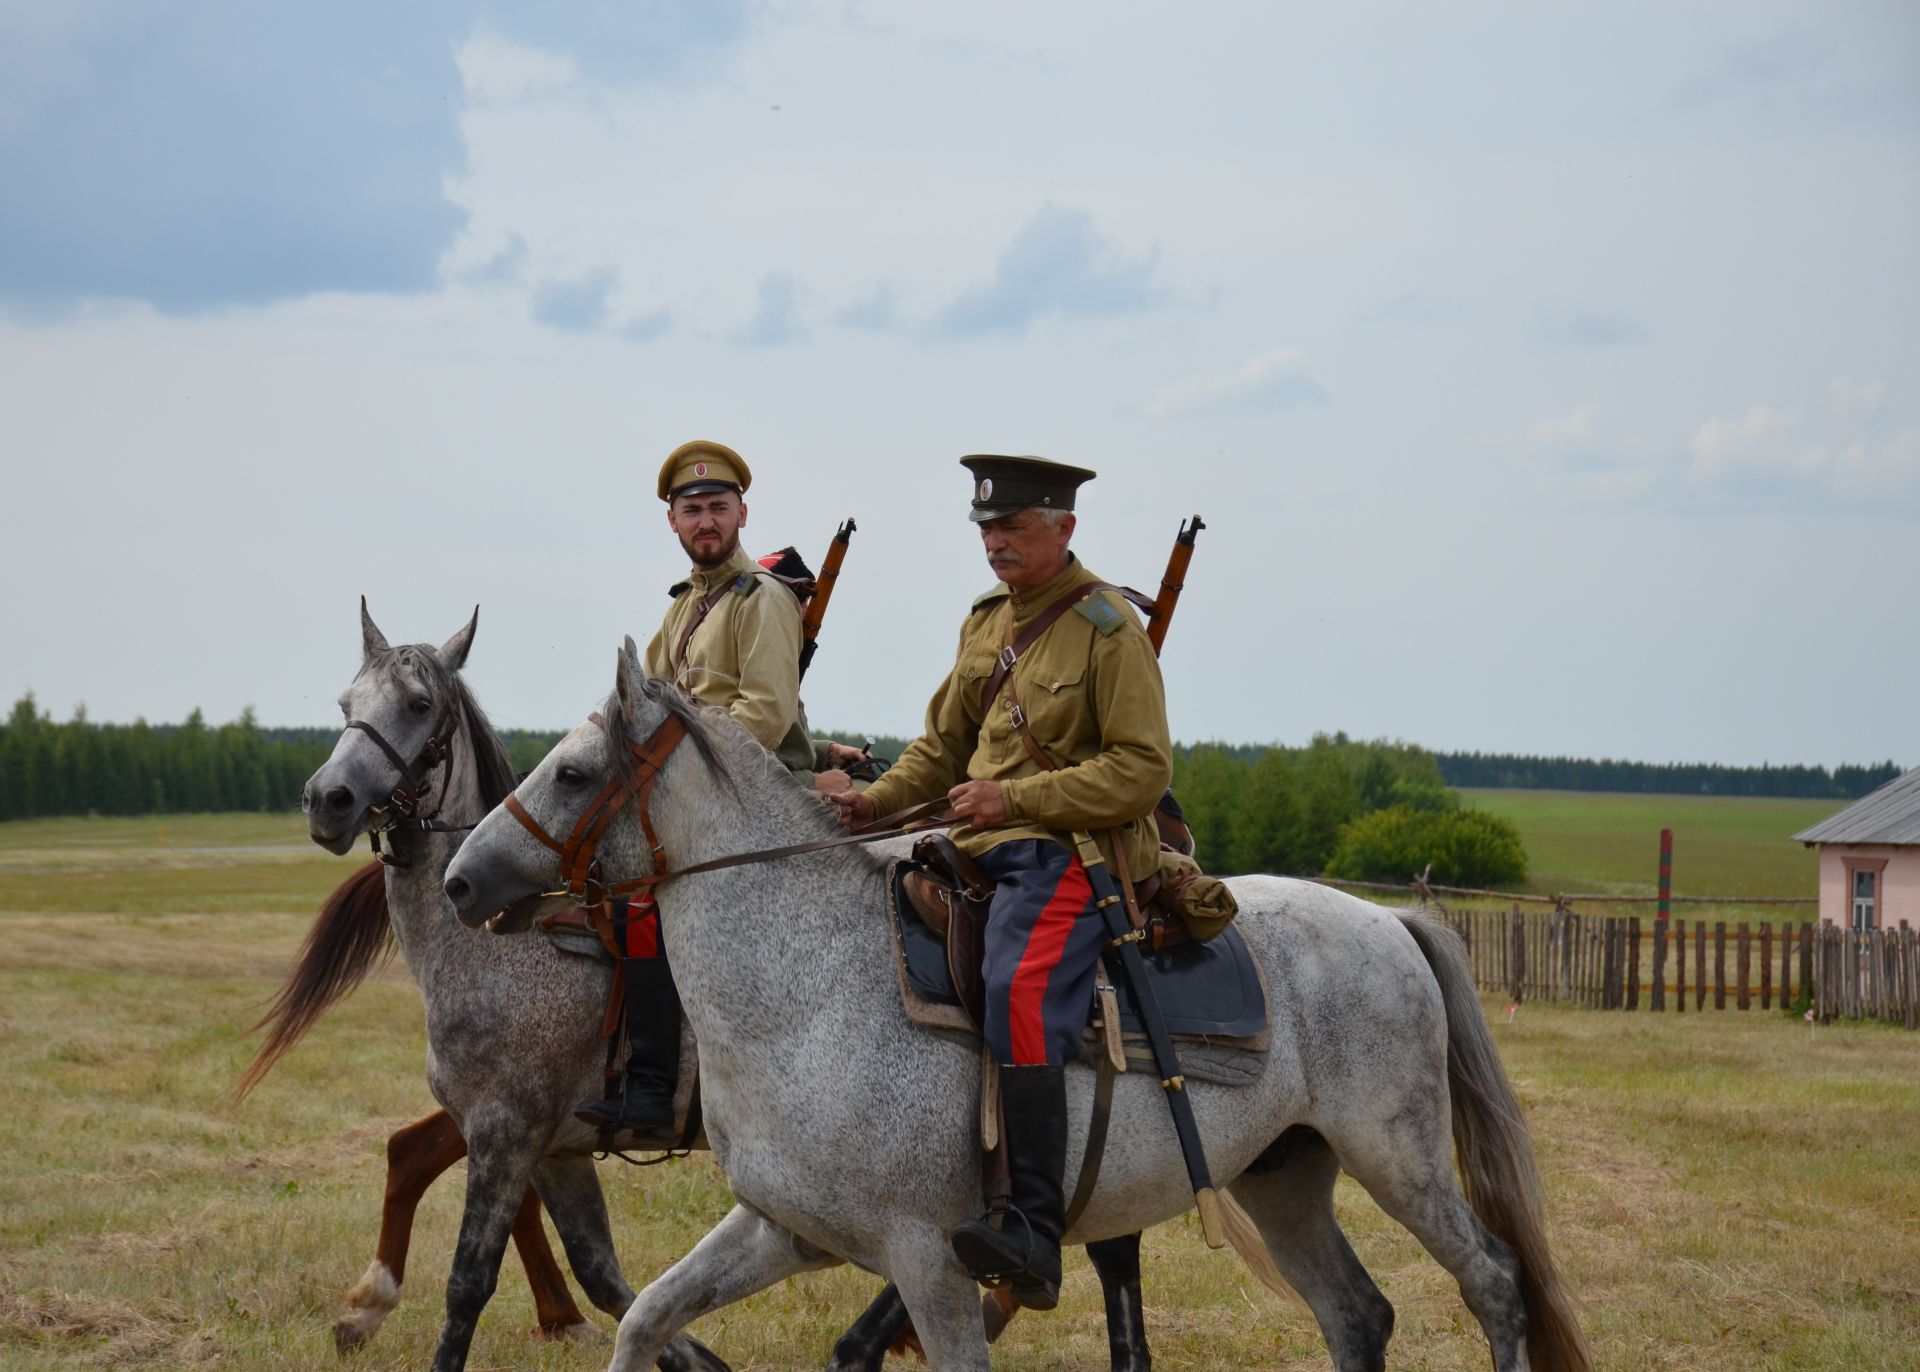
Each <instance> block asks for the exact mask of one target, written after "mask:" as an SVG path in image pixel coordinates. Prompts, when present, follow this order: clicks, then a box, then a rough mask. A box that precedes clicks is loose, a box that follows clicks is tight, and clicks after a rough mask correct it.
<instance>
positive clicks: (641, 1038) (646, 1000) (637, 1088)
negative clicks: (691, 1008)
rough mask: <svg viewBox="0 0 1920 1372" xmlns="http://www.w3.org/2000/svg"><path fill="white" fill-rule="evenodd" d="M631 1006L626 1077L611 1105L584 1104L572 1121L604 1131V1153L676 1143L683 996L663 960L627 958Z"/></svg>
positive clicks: (624, 967)
mask: <svg viewBox="0 0 1920 1372" xmlns="http://www.w3.org/2000/svg"><path fill="white" fill-rule="evenodd" d="M620 975H621V977H622V979H623V980H624V982H625V989H626V1001H627V1073H626V1080H625V1081H624V1082H623V1083H622V1084H621V1091H620V1095H619V1097H618V1098H617V1099H612V1100H583V1101H581V1102H580V1105H579V1107H578V1108H577V1109H575V1110H574V1112H573V1117H574V1118H575V1119H577V1120H580V1121H582V1122H583V1123H586V1124H591V1125H593V1126H594V1127H595V1128H596V1129H598V1130H599V1131H600V1146H601V1147H603V1148H637V1147H642V1146H646V1145H653V1146H655V1147H661V1148H664V1147H667V1146H668V1145H670V1144H672V1143H673V1142H675V1135H674V1128H673V1092H674V1088H675V1087H676V1086H677V1085H678V1084H679V1081H680V993H679V992H678V991H676V990H675V989H674V985H673V969H672V968H671V967H669V966H668V965H667V960H666V959H665V958H664V957H657V958H622V959H621V960H620Z"/></svg>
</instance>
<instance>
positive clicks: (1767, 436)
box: [1687, 405, 1794, 476]
mask: <svg viewBox="0 0 1920 1372" xmlns="http://www.w3.org/2000/svg"><path fill="white" fill-rule="evenodd" d="M1793 427H1794V423H1793V416H1792V415H1788V414H1783V413H1781V412H1780V411H1779V410H1776V409H1774V408H1772V407H1771V406H1768V405H1755V406H1754V407H1753V408H1752V409H1750V410H1748V411H1747V412H1746V414H1744V415H1742V416H1741V417H1739V418H1738V419H1709V420H1708V421H1707V422H1706V423H1704V424H1702V425H1701V426H1700V427H1699V428H1698V429H1697V430H1695V431H1694V435H1693V438H1692V440H1691V441H1690V442H1689V443H1688V444H1687V451H1688V452H1690V453H1692V454H1693V456H1694V461H1695V463H1696V470H1697V471H1699V472H1700V473H1701V474H1703V475H1709V476H1711V475H1714V474H1717V473H1733V472H1737V471H1739V470H1741V469H1743V468H1744V469H1747V470H1764V469H1769V468H1779V467H1783V466H1791V465H1792V461H1793V459H1792V445H1791V443H1790V441H1789V440H1790V437H1791V435H1792V433H1793Z"/></svg>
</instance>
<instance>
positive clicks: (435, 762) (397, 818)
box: [347, 704, 474, 868]
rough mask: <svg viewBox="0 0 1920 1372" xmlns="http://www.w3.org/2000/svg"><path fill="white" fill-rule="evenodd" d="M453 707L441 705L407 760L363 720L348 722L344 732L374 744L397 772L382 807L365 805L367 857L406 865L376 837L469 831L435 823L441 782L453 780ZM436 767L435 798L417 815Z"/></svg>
mask: <svg viewBox="0 0 1920 1372" xmlns="http://www.w3.org/2000/svg"><path fill="white" fill-rule="evenodd" d="M452 724H453V706H452V705H451V704H448V705H443V706H442V707H441V709H440V718H439V719H438V720H436V721H435V722H434V726H433V731H432V732H431V733H429V734H428V735H427V741H426V742H425V743H422V744H421V745H420V749H419V751H418V752H416V753H415V754H414V755H413V760H412V761H411V762H409V761H407V760H406V759H405V758H403V757H401V756H400V751H399V749H397V748H395V747H394V746H393V745H392V744H391V743H389V742H387V740H386V738H385V737H384V736H383V735H382V734H381V732H380V731H379V730H378V729H376V728H374V727H373V725H371V724H369V723H367V721H365V720H364V719H350V720H348V721H347V728H349V729H358V730H359V731H360V732H361V733H363V734H365V735H366V736H367V737H368V738H370V739H372V740H373V741H374V744H375V746H377V747H378V748H379V749H380V751H381V752H383V753H385V754H386V755H387V761H389V762H391V763H392V764H393V765H394V767H395V768H396V769H397V770H398V772H399V774H400V775H399V779H398V780H396V781H395V782H394V783H393V790H392V791H390V792H389V793H388V795H387V799H386V803H385V804H383V805H372V806H369V807H367V808H368V813H370V814H371V815H372V816H373V818H374V822H373V823H372V824H371V825H369V826H368V827H367V843H368V846H369V847H370V848H371V849H372V850H373V855H374V856H375V857H376V858H378V859H379V860H380V861H381V862H383V863H385V864H386V865H387V866H389V867H403V868H404V867H407V866H409V865H410V864H408V863H406V862H404V861H402V860H401V859H400V858H399V856H398V855H396V854H393V853H389V852H386V851H385V850H383V849H382V848H381V846H380V835H382V834H389V833H392V832H394V831H395V830H407V831H410V832H414V833H438V834H446V833H455V832H458V831H462V830H466V829H471V828H473V827H474V826H473V825H472V824H448V823H446V822H444V821H443V820H441V819H439V818H438V816H439V814H440V809H441V806H444V805H445V804H446V802H447V784H448V782H449V781H450V780H451V779H452V777H453V739H454V735H453V729H452ZM435 767H438V768H439V769H440V800H439V803H438V804H436V805H435V806H434V808H433V810H432V812H431V813H429V814H425V815H423V814H421V813H420V807H421V806H422V805H424V804H426V801H427V797H428V796H430V795H432V794H433V769H434V768H435Z"/></svg>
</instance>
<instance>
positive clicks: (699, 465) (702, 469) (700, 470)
mask: <svg viewBox="0 0 1920 1372" xmlns="http://www.w3.org/2000/svg"><path fill="white" fill-rule="evenodd" d="M693 474H694V475H695V476H705V475H706V474H707V464H706V463H704V462H696V463H694V464H693Z"/></svg>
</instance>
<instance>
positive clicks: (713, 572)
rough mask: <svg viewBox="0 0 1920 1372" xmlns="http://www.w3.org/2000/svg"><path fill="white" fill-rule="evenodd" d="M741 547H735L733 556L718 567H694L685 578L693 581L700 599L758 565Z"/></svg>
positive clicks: (729, 583)
mask: <svg viewBox="0 0 1920 1372" xmlns="http://www.w3.org/2000/svg"><path fill="white" fill-rule="evenodd" d="M759 565H760V564H759V563H757V562H755V561H754V560H753V558H752V557H751V556H749V555H748V553H747V550H746V549H745V548H743V547H735V548H734V550H733V556H732V557H729V558H728V559H727V560H726V561H725V562H722V563H721V564H720V565H719V566H718V567H712V568H707V567H695V568H694V569H693V572H692V574H691V575H690V576H689V577H688V578H687V580H688V581H690V582H692V583H693V589H694V592H695V593H696V594H697V595H699V596H700V597H701V598H702V599H705V598H706V597H707V596H709V595H711V594H713V592H714V591H715V590H716V589H718V588H719V587H721V586H727V585H731V584H732V583H733V582H734V581H736V580H738V579H739V577H740V574H741V573H743V572H751V571H754V570H756V569H757V568H758V567H759Z"/></svg>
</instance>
